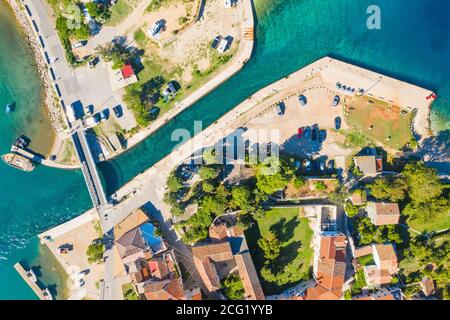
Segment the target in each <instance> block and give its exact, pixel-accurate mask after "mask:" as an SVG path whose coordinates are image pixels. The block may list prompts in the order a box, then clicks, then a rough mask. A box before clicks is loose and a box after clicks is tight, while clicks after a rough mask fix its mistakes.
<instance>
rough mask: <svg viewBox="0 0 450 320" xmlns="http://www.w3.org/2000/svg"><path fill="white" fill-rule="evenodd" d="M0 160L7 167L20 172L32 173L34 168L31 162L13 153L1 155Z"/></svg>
mask: <svg viewBox="0 0 450 320" xmlns="http://www.w3.org/2000/svg"><path fill="white" fill-rule="evenodd" d="M2 160H3V161H4V162H5V163H6V164H7V165H9V166H11V167H13V168H16V169H19V170H22V171H26V172H30V171H33V170H34V168H35V166H34V164H33V162H31V160H28V159H27V158H25V157H22V156H20V155H18V154H15V153H7V154H5V155H3V156H2Z"/></svg>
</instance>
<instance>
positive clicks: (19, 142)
mask: <svg viewBox="0 0 450 320" xmlns="http://www.w3.org/2000/svg"><path fill="white" fill-rule="evenodd" d="M13 145H14V146H16V147H18V148H26V147H28V141H27V138H26V137H25V136H20V137H18V138H17V139H16V141H14V144H13Z"/></svg>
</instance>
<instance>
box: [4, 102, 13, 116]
mask: <svg viewBox="0 0 450 320" xmlns="http://www.w3.org/2000/svg"><path fill="white" fill-rule="evenodd" d="M11 112H12V105H11V104H10V103H8V104H7V105H6V108H5V113H6V114H10V113H11Z"/></svg>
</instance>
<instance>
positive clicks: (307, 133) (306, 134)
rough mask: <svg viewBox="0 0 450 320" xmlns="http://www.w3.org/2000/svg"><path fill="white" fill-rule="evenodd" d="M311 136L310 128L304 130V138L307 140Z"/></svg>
mask: <svg viewBox="0 0 450 320" xmlns="http://www.w3.org/2000/svg"><path fill="white" fill-rule="evenodd" d="M310 136H311V128H310V127H306V128H305V129H304V130H303V137H304V138H305V139H309V137H310Z"/></svg>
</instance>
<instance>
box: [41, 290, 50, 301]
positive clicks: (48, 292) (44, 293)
mask: <svg viewBox="0 0 450 320" xmlns="http://www.w3.org/2000/svg"><path fill="white" fill-rule="evenodd" d="M42 295H43V296H44V298H45V300H53V297H52V294H51V293H50V290H48V288H45V289H43V290H42Z"/></svg>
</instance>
